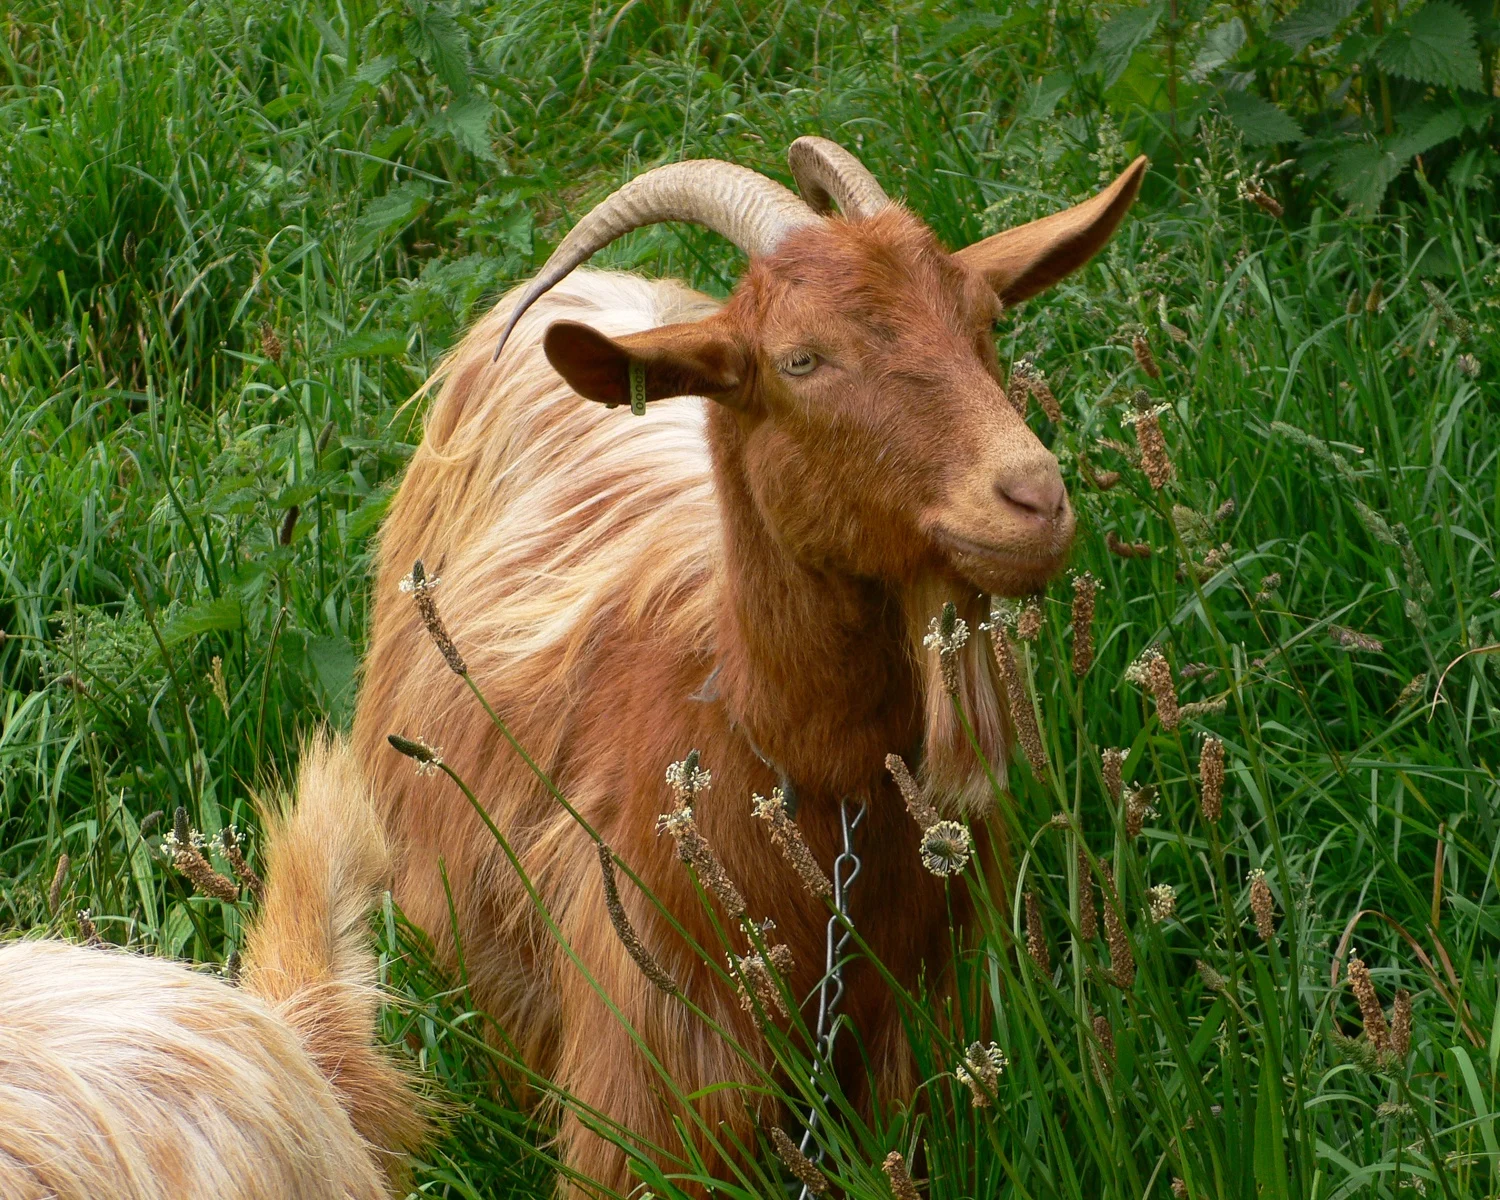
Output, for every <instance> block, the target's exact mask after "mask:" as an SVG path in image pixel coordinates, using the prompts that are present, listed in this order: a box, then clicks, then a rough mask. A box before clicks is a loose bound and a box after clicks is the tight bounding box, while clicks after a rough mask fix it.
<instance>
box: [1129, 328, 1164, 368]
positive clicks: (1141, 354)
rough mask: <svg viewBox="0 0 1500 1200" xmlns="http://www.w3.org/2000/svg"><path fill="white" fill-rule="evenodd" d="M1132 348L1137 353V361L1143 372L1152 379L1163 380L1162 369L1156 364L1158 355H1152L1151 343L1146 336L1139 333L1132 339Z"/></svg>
mask: <svg viewBox="0 0 1500 1200" xmlns="http://www.w3.org/2000/svg"><path fill="white" fill-rule="evenodd" d="M1130 348H1131V349H1132V350H1134V351H1135V361H1136V362H1137V364H1139V366H1140V368H1141V370H1143V371H1144V372H1146V374H1147V375H1149V376H1150V377H1151V378H1152V379H1160V378H1161V367H1159V366H1157V364H1156V355H1154V354H1152V353H1151V343H1150V342H1148V341H1147V340H1146V335H1145V334H1142V333H1138V334H1136V335H1135V337H1134V338H1133V339H1131V343H1130Z"/></svg>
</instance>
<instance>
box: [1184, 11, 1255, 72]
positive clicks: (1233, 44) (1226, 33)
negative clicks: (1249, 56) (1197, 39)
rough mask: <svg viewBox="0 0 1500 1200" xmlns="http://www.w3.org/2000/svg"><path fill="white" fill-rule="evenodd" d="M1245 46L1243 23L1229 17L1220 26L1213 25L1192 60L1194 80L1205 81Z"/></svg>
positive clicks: (1236, 18)
mask: <svg viewBox="0 0 1500 1200" xmlns="http://www.w3.org/2000/svg"><path fill="white" fill-rule="evenodd" d="M1244 45H1245V23H1244V22H1243V21H1241V20H1240V19H1239V18H1238V17H1231V18H1230V19H1229V20H1227V21H1225V22H1224V23H1223V24H1222V25H1215V26H1214V27H1213V28H1212V29H1210V30H1209V31H1208V36H1207V37H1205V38H1204V39H1203V48H1202V49H1201V50H1199V51H1198V57H1197V58H1195V59H1194V60H1193V70H1192V75H1193V78H1194V79H1199V80H1202V79H1207V78H1208V76H1209V75H1210V74H1212V73H1213V72H1214V71H1217V70H1218V69H1219V68H1220V67H1222V66H1223V65H1224V64H1225V63H1227V62H1228V61H1229V60H1230V59H1232V58H1233V57H1234V56H1235V55H1236V54H1238V53H1239V52H1240V50H1241V49H1242V48H1243V47H1244Z"/></svg>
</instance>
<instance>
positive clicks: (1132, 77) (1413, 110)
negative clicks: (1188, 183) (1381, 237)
mask: <svg viewBox="0 0 1500 1200" xmlns="http://www.w3.org/2000/svg"><path fill="white" fill-rule="evenodd" d="M1111 9H1112V11H1108V12H1105V13H1104V14H1102V23H1101V24H1100V26H1099V29H1098V32H1097V34H1096V35H1095V44H1096V46H1097V53H1096V56H1095V59H1094V60H1093V61H1092V64H1091V65H1092V66H1093V68H1094V69H1095V70H1097V72H1098V76H1099V79H1100V81H1101V83H1102V85H1103V86H1104V88H1106V89H1108V95H1109V98H1110V101H1111V104H1112V106H1117V107H1120V108H1124V109H1126V110H1127V111H1134V112H1135V113H1136V114H1138V118H1139V119H1142V120H1144V121H1145V122H1147V123H1149V124H1150V125H1151V126H1154V127H1155V128H1156V129H1157V131H1158V132H1157V133H1156V134H1155V135H1154V136H1152V135H1148V134H1147V133H1145V132H1144V131H1136V130H1132V132H1133V133H1134V135H1135V136H1137V137H1140V138H1141V139H1142V140H1144V141H1148V142H1152V143H1153V144H1155V146H1156V148H1157V153H1158V155H1160V154H1163V153H1164V154H1166V155H1168V156H1170V157H1173V158H1176V159H1178V160H1179V161H1180V160H1183V159H1185V158H1187V157H1189V156H1190V153H1191V151H1190V146H1189V142H1188V141H1186V140H1184V139H1190V136H1191V131H1192V129H1193V128H1194V127H1195V124H1196V122H1198V121H1200V120H1202V119H1203V118H1204V116H1205V115H1206V114H1208V113H1213V112H1217V113H1220V114H1222V115H1223V116H1225V117H1227V118H1228V119H1229V121H1230V122H1231V123H1232V124H1233V125H1234V126H1235V127H1236V128H1237V129H1238V130H1239V132H1240V134H1241V136H1242V137H1243V138H1244V140H1245V144H1246V145H1247V146H1251V147H1262V146H1265V147H1270V146H1275V147H1279V148H1281V149H1282V150H1285V151H1289V152H1291V153H1292V154H1293V155H1294V156H1295V162H1296V165H1297V167H1298V169H1299V179H1298V180H1296V181H1294V182H1296V183H1298V184H1299V185H1300V186H1299V191H1301V192H1302V193H1303V194H1304V195H1306V194H1308V193H1309V192H1310V191H1312V192H1315V191H1316V190H1321V188H1322V187H1323V186H1325V185H1331V186H1332V188H1333V190H1334V192H1335V193H1336V194H1337V195H1338V196H1339V197H1340V198H1341V199H1343V200H1344V201H1346V202H1347V203H1349V204H1350V205H1351V206H1352V207H1353V208H1354V209H1355V210H1357V211H1358V212H1360V213H1361V214H1371V213H1374V212H1375V211H1376V210H1378V209H1379V208H1380V206H1381V203H1382V201H1383V200H1384V198H1385V196H1386V193H1387V191H1388V189H1389V188H1390V186H1391V184H1392V183H1393V182H1395V181H1396V179H1397V178H1398V177H1399V176H1400V175H1401V174H1402V172H1404V171H1405V170H1407V168H1409V167H1411V166H1412V165H1413V164H1416V165H1417V166H1418V170H1419V173H1421V174H1423V175H1425V176H1426V177H1427V178H1437V177H1440V176H1441V175H1442V174H1443V173H1444V172H1445V171H1452V172H1453V173H1454V175H1455V176H1456V178H1458V179H1459V180H1461V181H1462V184H1463V185H1464V186H1472V187H1481V186H1484V181H1485V179H1486V178H1487V177H1488V176H1489V175H1491V174H1493V172H1494V171H1495V169H1496V165H1497V164H1496V127H1495V115H1496V103H1495V100H1494V99H1493V95H1494V84H1495V55H1496V52H1497V49H1500V22H1497V21H1496V18H1495V13H1494V10H1493V6H1492V5H1491V4H1488V3H1484V2H1481V0H1476V2H1473V3H1459V2H1457V0H1425V3H1424V2H1421V0H1417V2H1414V3H1410V4H1407V5H1405V6H1404V7H1399V6H1397V5H1395V4H1393V3H1390V0H1384V2H1376V3H1370V4H1361V3H1357V2H1356V0H1303V2H1302V3H1301V4H1298V5H1296V6H1294V7H1292V6H1285V5H1272V4H1224V3H1205V2H1203V0H1181V2H1177V3H1172V4H1170V5H1166V4H1162V3H1155V2H1153V3H1149V4H1145V5H1139V4H1133V5H1129V6H1111ZM1189 64H1190V65H1189ZM1288 165H1290V164H1288Z"/></svg>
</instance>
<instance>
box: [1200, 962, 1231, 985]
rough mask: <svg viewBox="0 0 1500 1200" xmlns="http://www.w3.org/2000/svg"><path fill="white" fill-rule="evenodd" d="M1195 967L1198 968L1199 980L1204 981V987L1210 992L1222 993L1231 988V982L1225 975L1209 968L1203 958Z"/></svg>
mask: <svg viewBox="0 0 1500 1200" xmlns="http://www.w3.org/2000/svg"><path fill="white" fill-rule="evenodd" d="M1193 965H1194V967H1196V968H1197V971H1198V978H1199V979H1201V980H1203V986H1204V987H1206V988H1207V989H1208V990H1209V991H1211V992H1222V991H1223V990H1224V989H1225V988H1226V987H1228V986H1229V980H1227V979H1225V978H1224V976H1223V975H1221V974H1219V972H1218V971H1216V970H1214V969H1213V967H1211V966H1209V965H1208V964H1207V963H1206V962H1204V961H1203V960H1202V959H1201V958H1200V959H1198V960H1197V961H1196V962H1194V964H1193Z"/></svg>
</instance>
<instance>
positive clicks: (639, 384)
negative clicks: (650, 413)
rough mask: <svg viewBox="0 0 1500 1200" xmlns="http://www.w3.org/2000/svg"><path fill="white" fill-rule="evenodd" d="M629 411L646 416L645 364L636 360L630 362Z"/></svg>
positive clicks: (639, 415)
mask: <svg viewBox="0 0 1500 1200" xmlns="http://www.w3.org/2000/svg"><path fill="white" fill-rule="evenodd" d="M630 411H631V412H633V413H634V414H635V415H636V416H638V417H644V416H645V415H646V364H645V363H643V362H641V361H640V360H639V359H636V358H632V359H631V360H630Z"/></svg>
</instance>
